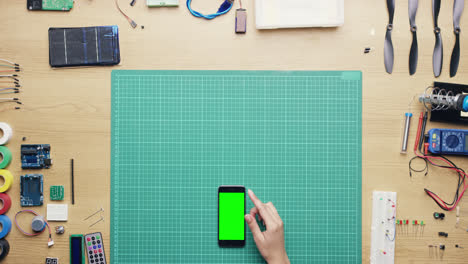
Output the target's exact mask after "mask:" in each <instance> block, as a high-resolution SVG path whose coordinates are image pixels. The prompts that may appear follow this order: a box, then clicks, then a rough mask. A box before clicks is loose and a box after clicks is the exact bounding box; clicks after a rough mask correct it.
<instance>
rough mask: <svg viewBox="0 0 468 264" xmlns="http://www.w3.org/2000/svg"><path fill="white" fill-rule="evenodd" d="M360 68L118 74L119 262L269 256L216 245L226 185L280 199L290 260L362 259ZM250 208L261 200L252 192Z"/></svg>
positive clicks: (115, 247)
mask: <svg viewBox="0 0 468 264" xmlns="http://www.w3.org/2000/svg"><path fill="white" fill-rule="evenodd" d="M361 86H362V75H361V72H352V71H348V72H308V71H303V72H293V71H288V72H276V71H125V70H114V71H113V72H112V143H111V146H112V156H111V159H112V164H111V204H112V210H111V244H112V247H111V261H112V263H113V264H130V263H131V264H143V263H204V264H205V263H217V264H220V263H221V264H223V263H264V262H263V260H262V257H261V256H260V255H259V253H258V250H257V249H256V247H255V243H254V241H253V239H252V234H251V232H250V230H248V227H246V228H247V233H246V246H245V247H244V248H219V247H218V200H217V199H218V194H217V191H218V187H219V186H220V185H244V186H245V187H246V188H250V189H252V190H253V191H254V192H255V193H256V194H257V196H258V197H259V198H260V199H262V200H263V201H264V202H268V201H271V202H273V203H274V205H275V206H276V208H277V209H278V213H279V214H280V216H281V217H282V219H283V222H284V225H285V237H286V249H287V252H288V255H289V257H290V260H291V263H295V264H296V263H361V130H362V128H361V126H362V121H361V114H362V110H361V104H362V98H361V97H362V92H361ZM246 206H247V208H246V212H247V211H248V210H250V208H251V207H252V206H253V205H252V202H251V201H250V200H248V201H247V205H246Z"/></svg>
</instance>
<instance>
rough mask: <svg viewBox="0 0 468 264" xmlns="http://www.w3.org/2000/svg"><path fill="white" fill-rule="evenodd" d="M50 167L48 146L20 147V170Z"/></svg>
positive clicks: (50, 160)
mask: <svg viewBox="0 0 468 264" xmlns="http://www.w3.org/2000/svg"><path fill="white" fill-rule="evenodd" d="M51 165H52V159H51V158H50V145H49V144H34V145H21V168H22V169H48V168H50V166H51Z"/></svg>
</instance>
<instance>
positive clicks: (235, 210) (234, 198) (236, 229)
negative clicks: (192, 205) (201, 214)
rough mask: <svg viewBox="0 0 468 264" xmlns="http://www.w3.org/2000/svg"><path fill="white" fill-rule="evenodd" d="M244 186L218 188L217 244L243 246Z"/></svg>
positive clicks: (221, 245)
mask: <svg viewBox="0 0 468 264" xmlns="http://www.w3.org/2000/svg"><path fill="white" fill-rule="evenodd" d="M244 213H245V187H244V186H220V187H219V188H218V245H219V246H220V247H243V246H245V222H244Z"/></svg>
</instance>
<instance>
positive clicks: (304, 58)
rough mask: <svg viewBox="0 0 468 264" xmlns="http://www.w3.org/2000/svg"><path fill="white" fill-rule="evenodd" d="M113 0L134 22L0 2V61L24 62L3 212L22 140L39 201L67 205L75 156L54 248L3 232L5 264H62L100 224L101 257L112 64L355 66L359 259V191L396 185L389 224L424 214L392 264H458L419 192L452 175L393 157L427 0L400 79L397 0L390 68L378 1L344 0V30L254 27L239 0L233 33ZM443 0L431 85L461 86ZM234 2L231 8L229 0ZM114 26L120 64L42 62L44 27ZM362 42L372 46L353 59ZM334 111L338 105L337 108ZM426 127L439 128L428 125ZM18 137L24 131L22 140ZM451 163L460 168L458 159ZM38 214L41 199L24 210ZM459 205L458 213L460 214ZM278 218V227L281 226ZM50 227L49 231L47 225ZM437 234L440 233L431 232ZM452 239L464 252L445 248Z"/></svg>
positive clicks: (402, 29) (202, 5) (208, 4)
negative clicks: (32, 151) (452, 70)
mask: <svg viewBox="0 0 468 264" xmlns="http://www.w3.org/2000/svg"><path fill="white" fill-rule="evenodd" d="M129 2H130V0H125V1H124V0H121V1H120V3H121V6H122V8H123V9H124V10H125V11H126V12H127V13H128V15H129V16H130V17H132V18H133V19H134V20H135V21H136V22H137V23H138V24H139V25H144V26H145V28H144V29H141V28H140V26H138V27H137V28H136V29H132V28H131V27H130V25H129V24H128V22H127V21H126V20H125V18H124V17H123V16H122V15H121V14H120V13H119V12H118V11H117V9H116V7H115V4H114V2H113V0H101V1H98V0H80V1H76V3H75V7H74V8H73V10H72V11H71V12H28V11H27V10H26V1H25V0H23V1H18V0H16V1H11V0H10V1H6V0H3V1H0V18H1V21H2V23H0V32H1V44H0V58H7V59H11V60H14V61H15V62H18V63H20V64H21V66H22V67H24V72H23V73H21V84H22V86H23V93H22V94H21V95H20V96H21V99H22V101H23V103H24V105H23V106H22V109H21V110H17V111H8V112H2V113H0V117H1V118H0V121H4V122H7V123H9V124H10V125H11V126H12V127H13V129H14V138H13V139H12V140H11V141H10V143H9V144H8V147H9V148H10V149H11V151H12V152H13V155H14V160H13V162H12V164H11V165H10V167H9V169H10V170H11V171H12V173H13V174H14V177H15V179H14V184H13V187H12V188H11V189H10V190H9V191H8V194H9V195H10V196H11V197H12V200H13V206H12V208H11V209H10V211H9V212H8V216H9V217H10V218H13V217H14V214H15V212H17V211H18V210H20V209H21V208H20V206H19V189H20V188H19V176H20V175H21V174H24V173H26V172H25V171H22V170H21V169H20V168H21V165H20V160H19V148H20V144H22V143H49V144H51V146H52V154H53V161H54V165H53V167H52V168H51V169H50V170H43V171H41V172H42V173H44V175H45V180H44V187H45V188H44V190H45V192H44V194H45V195H44V196H45V197H44V198H45V202H44V203H45V204H47V203H49V186H50V185H65V195H66V200H65V202H67V203H70V158H74V159H75V174H76V180H75V191H76V203H75V205H71V204H70V205H69V206H70V207H69V221H68V222H66V223H64V226H65V228H66V234H65V235H62V236H58V235H54V236H53V237H54V240H55V245H54V246H53V247H52V248H50V249H47V245H46V244H47V238H46V235H44V234H43V235H40V236H38V237H34V238H29V237H25V236H23V235H22V234H21V233H20V232H18V230H17V229H16V228H15V227H13V228H12V231H11V233H10V234H9V236H8V240H9V242H10V244H11V251H10V254H9V256H8V257H7V259H6V261H5V263H44V262H45V260H44V259H45V257H47V256H49V257H59V259H60V263H68V262H69V249H68V235H70V234H85V233H90V232H94V231H101V232H103V234H104V236H105V240H104V242H105V245H106V252H107V254H108V255H109V253H110V250H109V244H110V243H109V226H110V221H109V219H110V216H109V213H110V207H109V206H110V202H109V200H110V71H111V70H112V69H180V70H183V69H192V70H197V69H205V70H207V69H213V70H217V69H223V70H241V69H242V70H362V71H363V76H364V77H363V78H364V81H363V175H362V182H363V186H362V191H363V192H362V201H363V208H362V216H363V222H362V230H363V231H362V241H363V244H362V255H363V262H364V263H368V259H369V251H370V224H371V194H372V191H373V190H386V191H396V192H398V216H397V218H399V219H411V220H412V219H418V220H424V221H425V222H426V223H427V225H426V228H425V231H424V234H423V236H418V237H415V236H414V235H411V229H410V234H408V235H398V236H397V242H396V244H397V246H396V263H466V262H467V260H466V259H467V258H468V233H467V232H464V231H463V230H461V229H455V227H454V225H455V213H454V212H450V213H447V217H446V219H445V220H444V221H436V220H434V219H433V217H432V213H433V212H434V211H440V209H439V208H438V207H437V206H436V205H435V204H434V202H433V201H432V200H431V199H429V198H428V197H427V196H426V195H425V193H424V191H423V187H429V188H430V189H432V190H433V191H435V192H437V193H439V194H441V195H442V196H443V197H444V198H445V199H449V198H451V197H452V195H453V192H454V189H455V185H456V176H455V175H454V174H453V173H447V172H446V171H443V170H438V169H434V168H431V169H430V173H429V175H427V176H426V177H424V176H423V175H415V176H414V177H413V178H412V180H411V179H410V178H409V175H408V160H409V159H410V158H411V156H412V155H407V156H402V155H400V154H399V147H400V136H401V129H402V126H401V124H402V120H403V118H404V116H403V115H404V112H405V111H407V109H408V103H409V102H410V99H411V98H412V97H413V96H414V95H415V94H418V93H420V92H422V91H423V90H424V89H425V88H426V87H427V86H429V85H431V84H432V82H433V81H434V77H433V74H432V51H433V46H434V35H433V26H432V13H431V1H420V3H419V4H420V5H419V11H418V16H417V25H418V34H419V35H418V36H419V48H420V50H419V66H418V71H417V73H416V75H415V76H412V77H410V76H409V74H408V54H409V49H410V43H411V35H410V31H409V23H408V11H407V1H403V0H397V1H396V2H397V3H396V4H397V5H396V13H395V23H394V24H395V26H394V31H393V38H394V46H395V66H394V73H393V74H392V75H389V74H386V73H385V69H384V65H383V43H384V34H385V27H386V24H387V20H388V16H387V9H386V1H375V0H353V1H345V2H346V7H345V16H346V18H345V25H344V26H342V27H339V28H330V29H291V30H271V31H258V30H256V29H255V21H254V3H253V1H244V2H245V3H244V4H245V5H246V6H247V11H248V32H247V34H246V35H236V34H234V12H232V11H231V12H230V13H229V14H228V15H225V16H222V17H219V18H217V19H215V20H213V21H205V20H203V19H196V18H194V17H192V16H191V15H190V14H189V13H188V11H187V9H186V7H185V0H180V1H179V2H180V6H179V7H178V8H153V9H149V8H147V7H146V6H145V3H144V2H145V1H144V0H137V4H136V6H135V7H130V6H129ZM194 2H195V3H194V5H193V6H194V8H195V9H199V10H206V11H209V10H215V9H214V8H215V6H217V5H218V2H220V1H214V0H212V1H201V0H199V1H194ZM452 5H453V1H443V4H442V8H441V12H440V18H439V23H440V27H441V29H442V36H443V42H444V47H445V50H444V53H445V56H444V66H443V74H442V76H441V77H440V78H439V79H438V80H439V81H450V82H458V83H465V84H466V83H468V77H467V73H468V49H466V48H465V47H467V45H468V37H467V35H466V34H465V33H464V32H465V31H464V29H465V28H468V23H467V22H468V14H467V12H468V10H466V11H465V14H464V16H463V17H462V23H461V24H462V25H461V26H462V33H461V36H462V39H461V45H462V52H461V62H460V68H459V72H458V75H457V76H456V78H453V79H450V78H449V63H450V54H451V52H452V47H453V43H454V35H453V33H452V30H453V28H452ZM236 6H237V3H236ZM114 24H116V25H118V26H119V29H120V45H121V56H122V62H121V64H120V65H119V66H116V67H100V68H79V69H51V68H50V66H49V63H48V35H47V30H48V28H49V27H78V26H98V25H114ZM364 47H372V48H373V49H372V51H371V52H370V53H369V54H367V55H364V54H363V49H364ZM337 107H343V111H346V107H344V106H337ZM421 109H422V108H421V106H420V105H419V104H417V103H415V104H414V105H413V106H412V111H413V113H415V116H416V118H414V119H413V123H412V130H411V137H410V145H412V144H413V140H414V135H415V133H416V132H415V127H416V125H417V116H418V114H419V112H420V110H421ZM428 126H429V128H430V127H433V126H446V127H453V126H450V125H438V124H429V125H428ZM22 137H27V140H26V141H25V142H22ZM453 160H454V162H455V163H456V164H458V165H459V166H461V167H464V168H467V167H468V162H467V161H466V159H463V158H454V159H453ZM466 199H467V198H464V199H463V200H462V203H461V207H462V218H464V219H465V220H466V221H468V201H466ZM100 207H103V208H104V209H105V213H104V217H105V221H104V222H101V223H99V224H97V225H95V226H94V227H92V228H89V225H90V224H91V223H92V220H98V219H99V217H96V218H92V219H90V220H88V221H83V219H84V218H85V217H86V216H88V215H89V214H91V213H92V212H94V211H96V210H97V209H99V208H100ZM34 209H35V210H37V211H38V212H40V213H42V214H45V213H46V208H45V206H42V207H37V208H34ZM463 209H464V210H463ZM286 224H287V223H286ZM56 225H57V224H56V223H53V224H52V226H56ZM438 231H445V232H448V233H449V237H448V238H443V239H442V238H439V237H438V236H437V232H438ZM434 243H444V244H445V245H446V246H447V249H446V250H445V253H444V256H443V260H437V259H435V258H434V257H430V256H429V250H428V245H429V244H434ZM455 244H460V245H462V246H464V247H465V249H456V248H455V247H454V245H455Z"/></svg>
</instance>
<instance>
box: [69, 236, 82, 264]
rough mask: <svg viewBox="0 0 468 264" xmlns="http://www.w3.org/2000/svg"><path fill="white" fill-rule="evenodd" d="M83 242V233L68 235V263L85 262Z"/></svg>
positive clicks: (80, 263)
mask: <svg viewBox="0 0 468 264" xmlns="http://www.w3.org/2000/svg"><path fill="white" fill-rule="evenodd" d="M83 243H84V236H83V235H81V234H80V235H70V264H85V255H84V249H83Z"/></svg>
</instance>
